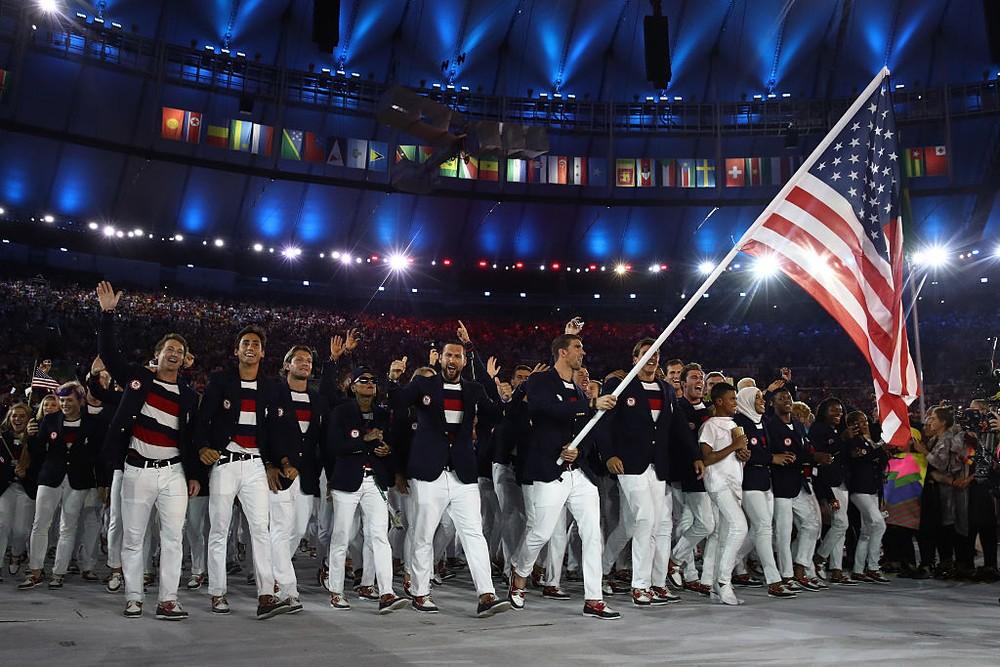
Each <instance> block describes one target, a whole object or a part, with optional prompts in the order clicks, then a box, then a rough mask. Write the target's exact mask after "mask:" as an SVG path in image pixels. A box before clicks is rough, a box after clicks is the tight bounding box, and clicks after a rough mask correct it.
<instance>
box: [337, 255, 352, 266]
mask: <svg viewBox="0 0 1000 667" xmlns="http://www.w3.org/2000/svg"><path fill="white" fill-rule="evenodd" d="M340 263H341V264H343V265H345V266H350V264H351V254H350V253H347V252H343V253H341V254H340Z"/></svg>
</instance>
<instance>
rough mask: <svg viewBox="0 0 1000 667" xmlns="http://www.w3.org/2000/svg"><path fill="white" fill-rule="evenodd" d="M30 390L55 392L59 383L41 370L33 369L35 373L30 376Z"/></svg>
mask: <svg viewBox="0 0 1000 667" xmlns="http://www.w3.org/2000/svg"><path fill="white" fill-rule="evenodd" d="M31 388H32V389H44V390H45V391H55V390H56V389H58V388H59V381H58V380H55V379H53V378H52V376H51V375H49V374H48V373H46V372H45V371H43V370H42V369H41V368H35V373H34V374H33V375H32V376H31Z"/></svg>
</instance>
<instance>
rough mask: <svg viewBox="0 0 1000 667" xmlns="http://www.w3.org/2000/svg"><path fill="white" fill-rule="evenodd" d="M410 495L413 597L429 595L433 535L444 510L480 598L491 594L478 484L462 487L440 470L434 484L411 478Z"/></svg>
mask: <svg viewBox="0 0 1000 667" xmlns="http://www.w3.org/2000/svg"><path fill="white" fill-rule="evenodd" d="M410 494H411V495H412V496H413V502H414V505H415V507H416V510H417V516H416V522H415V528H416V530H414V531H413V532H414V535H413V562H412V563H411V564H410V572H411V574H412V591H413V594H414V595H416V596H422V595H429V594H430V590H431V571H432V570H433V568H434V533H435V531H436V530H437V527H438V524H439V523H441V518H442V516H444V513H445V511H446V510H447V512H448V514H449V515H450V516H451V518H452V520H453V521H454V524H455V531H456V533H457V534H458V537H459V539H460V540H461V542H462V548H463V550H464V551H465V559H466V562H467V563H468V565H469V573H470V574H471V575H472V582H473V584H474V585H475V587H476V592H477V593H478V594H479V595H484V594H486V593H494V592H495V591H494V588H493V578H492V576H491V572H490V555H489V550H488V548H487V546H486V538H485V537H484V536H483V516H482V511H481V509H480V503H479V486H478V484H464V483H463V482H462V481H461V480H460V479H459V478H458V476H457V475H456V474H455V473H454V472H449V471H443V472H442V473H441V474H440V475H439V476H438V478H437V479H435V480H434V481H433V482H425V481H422V480H419V479H411V480H410Z"/></svg>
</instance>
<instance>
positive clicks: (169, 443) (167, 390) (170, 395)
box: [129, 380, 181, 459]
mask: <svg viewBox="0 0 1000 667" xmlns="http://www.w3.org/2000/svg"><path fill="white" fill-rule="evenodd" d="M180 394H181V392H180V389H179V388H178V386H177V384H175V383H172V382H163V381H162V380H153V386H151V387H150V388H149V393H148V394H146V402H145V403H143V405H142V410H140V411H139V415H138V417H137V418H136V420H135V423H134V424H133V425H132V439H131V441H130V442H129V448H130V449H134V450H135V451H136V453H138V454H139V455H140V456H143V457H145V458H147V459H172V458H174V457H176V456H180V454H181V452H180V449H179V448H178V440H179V439H180V413H181V405H180Z"/></svg>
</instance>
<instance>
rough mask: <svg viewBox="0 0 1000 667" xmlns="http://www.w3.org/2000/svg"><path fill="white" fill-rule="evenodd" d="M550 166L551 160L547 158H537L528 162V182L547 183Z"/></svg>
mask: <svg viewBox="0 0 1000 667" xmlns="http://www.w3.org/2000/svg"><path fill="white" fill-rule="evenodd" d="M548 165H549V160H548V158H546V157H536V158H535V159H534V160H528V182H529V183H546V182H547V180H546V176H547V175H548V173H547V172H548Z"/></svg>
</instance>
